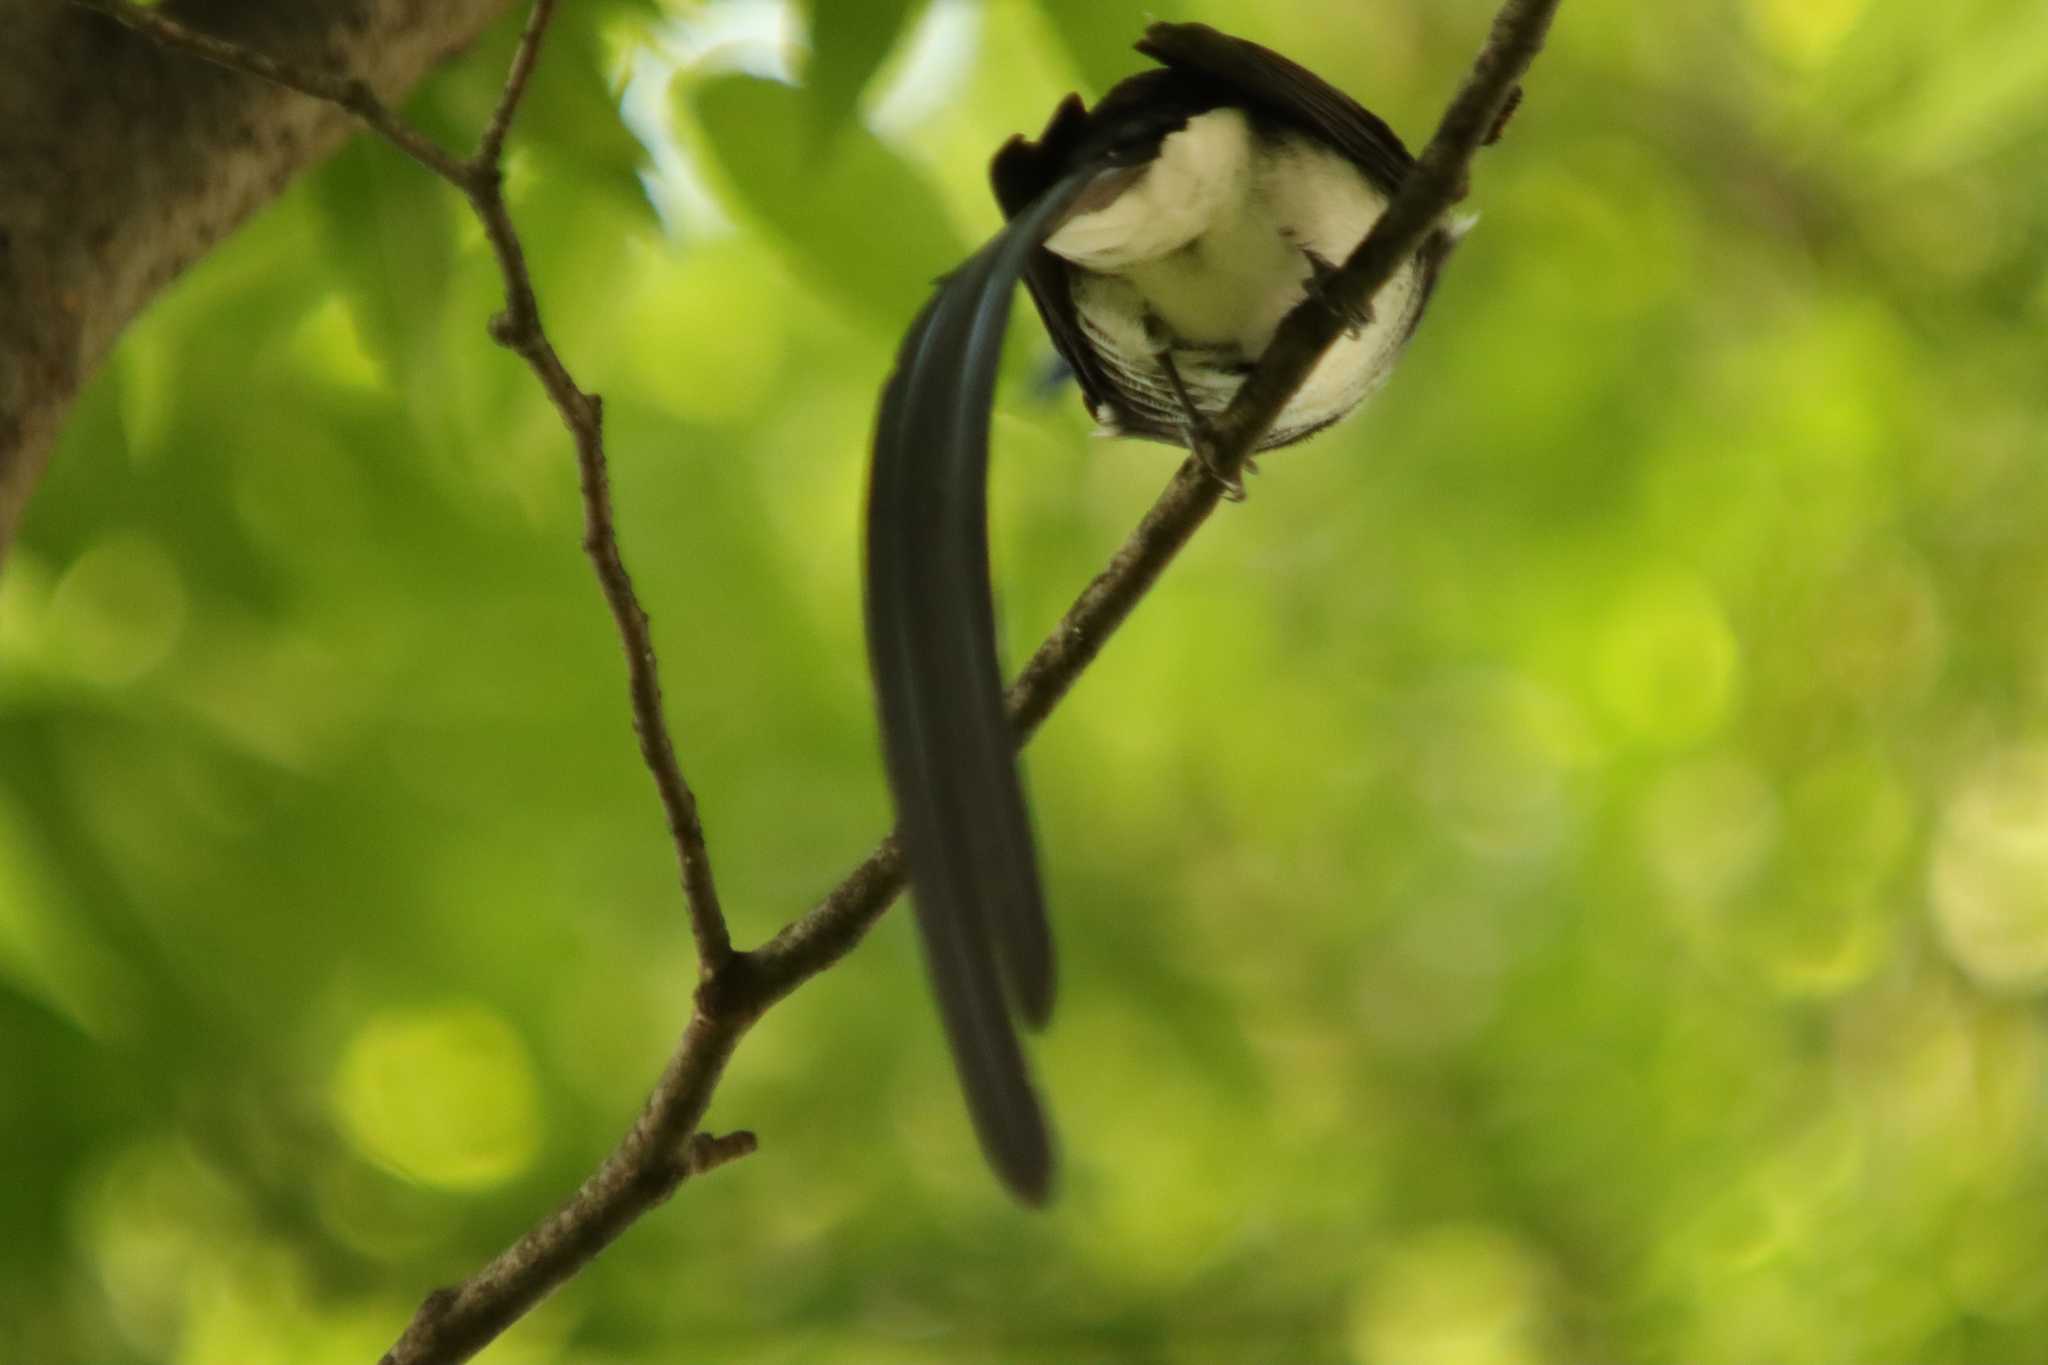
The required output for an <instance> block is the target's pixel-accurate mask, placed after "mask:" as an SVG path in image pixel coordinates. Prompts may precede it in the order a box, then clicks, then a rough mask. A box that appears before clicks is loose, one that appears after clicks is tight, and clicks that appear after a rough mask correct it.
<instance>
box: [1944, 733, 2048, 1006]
mask: <svg viewBox="0 0 2048 1365" xmlns="http://www.w3.org/2000/svg"><path fill="white" fill-rule="evenodd" d="M1932 879H1933V886H1932V891H1933V901H1934V922H1935V926H1936V928H1937V929H1938V930H1939V932H1940V936H1941V942H1942V945H1943V947H1945V948H1946V949H1947V950H1948V954H1949V956H1950V957H1951V958H1953V959H1954V960H1955V962H1956V965H1957V966H1959V967H1961V968H1962V969H1963V970H1964V971H1965V972H1967V973H1969V974H1970V975H1971V976H1972V977H1974V978H1976V979H1977V981H1979V982H1980V983H1982V984H1983V985H1986V986H1990V987H1993V988H1995V989H1999V990H2012V991H2038V990H2040V989H2041V988H2042V987H2044V986H2048V746H2044V745H2031V746H2028V747H2025V748H2014V749H2007V750H2004V751H2002V752H2000V753H1998V754H1995V755H1993V756H1992V757H1991V758H1990V759H1989V760H1987V761H1986V762H1985V763H1984V764H1982V765H1981V766H1980V767H1979V768H1978V769H1977V770H1976V771H1975V772H1973V773H1971V774H1970V775H1969V776H1967V777H1966V778H1964V779H1963V781H1962V783H1961V784H1960V786H1959V787H1958V788H1957V790H1956V791H1955V793H1954V794H1953V795H1952V796H1951V797H1950V799H1949V802H1948V806H1947V809H1946V811H1945V813H1944V814H1943V817H1942V823H1941V832H1940V835H1939V836H1938V839H1937V842H1936V845H1935V851H1934V859H1933V870H1932Z"/></svg>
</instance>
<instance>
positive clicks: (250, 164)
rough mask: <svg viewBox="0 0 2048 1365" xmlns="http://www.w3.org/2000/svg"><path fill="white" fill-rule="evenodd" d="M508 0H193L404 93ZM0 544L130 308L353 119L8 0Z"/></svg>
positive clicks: (241, 36)
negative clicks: (275, 0)
mask: <svg viewBox="0 0 2048 1365" xmlns="http://www.w3.org/2000/svg"><path fill="white" fill-rule="evenodd" d="M505 5H506V0H296V2H295V3H292V4H290V5H274V4H267V3H250V2H249V0H182V2H181V3H176V4H167V5H166V6H165V7H164V12H165V13H167V14H173V15H175V16H176V17H177V18H179V19H180V20H182V21H184V22H185V23H188V24H190V25H192V26H193V27H195V28H200V29H204V30H207V31H209V32H215V33H219V34H221V35H222V36H224V37H229V38H233V39H235V40H237V41H240V42H244V43H247V44H248V45H249V46H251V47H252V48H256V49H258V50H261V51H264V52H269V53H272V54H274V55H276V56H278V57H280V58H283V59H285V60H288V61H290V62H292V63H293V64H295V65H298V66H302V67H308V68H312V69H315V70H320V71H331V72H335V73H338V74H345V75H348V76H351V77H353V78H356V79H360V80H363V81H366V82H367V83H368V84H369V85H370V87H371V88H372V89H373V90H374V91H376V92H377V94H378V95H380V96H381V97H384V98H386V99H393V98H396V97H398V96H400V95H402V94H403V93H404V91H406V90H407V89H409V88H410V87H411V86H412V85H413V84H414V83H415V82H417V81H418V80H419V78H420V77H421V76H422V75H423V74H425V73H426V72H427V71H428V70H429V69H430V68H432V67H433V66H434V65H435V64H436V63H438V62H440V61H441V60H443V59H444V58H446V57H447V56H449V55H450V54H452V53H454V52H455V51H457V50H459V49H460V48H461V47H463V46H464V45H465V44H467V43H468V42H469V41H470V40H471V39H472V38H474V37H475V36H476V34H477V33H478V32H480V31H481V30H482V29H483V27H484V26H485V25H486V24H488V23H489V22H490V21H491V20H492V19H494V18H496V17H497V16H498V14H499V13H501V12H502V11H503V10H504V8H505ZM0 34H4V35H5V38H4V41H0V559H4V557H5V554H6V550H7V547H8V545H9V544H10V543H11V542H12V540H13V538H14V533H15V531H16V529H17V528H18V527H19V525H20V522H21V516H22V512H23V509H24V507H25V506H26V504H27V502H28V498H29V494H30V493H31V491H32V490H33V489H34V487H35V484H36V481H37V479H38V478H39V477H40V476H41V474H42V472H43V469H44V467H45V466H46V464H47V463H48V460H49V456H50V450H51V447H52V446H53V445H54V444H55V442H56V438H57V433H58V431H59V430H60V429H61V428H62V426H63V423H64V418H65V415H66V413H67V412H68V411H69V409H70V406H71V403H72V401H73V399H74V398H76V396H77V394H78V391H79V389H80V388H81V387H82V386H83V385H84V384H85V382H86V380H87V379H89V378H91V376H92V374H93V372H94V371H95V370H96V369H97V368H98V367H99V365H100V363H101V362H102V361H103V360H105V358H106V356H107V353H108V351H109V350H110V349H111V348H112V346H113V343H114V339H115V338H116V337H117V336H119V335H120V332H121V329H122V328H123V327H124V326H126V325H127V323H128V321H129V320H130V319H131V318H133V317H134V316H135V315H136V314H137V313H138V312H140V311H141V310H142V308H143V306H144V305H145V304H147V303H148V302H149V300H150V298H151V297H152V296H153V295H154V294H155V293H156V291H157V290H159V289H161V288H162V287H163V286H164V285H165V284H166V283H168V282H169V281H170V280H172V279H173V278H175V277H176V276H177V274H178V272H179V271H181V270H183V269H184V268H185V267H186V266H188V265H190V264H191V263H192V262H193V261H195V260H197V259H198V258H199V257H200V256H202V255H204V254H205V252H206V251H207V250H208V249H209V248H211V247H212V246H213V245H214V244H215V243H217V242H219V241H220V240H221V239H223V238H224V237H226V236H227V235H228V234H229V233H231V232H233V231H234V229H235V228H236V226H237V225H239V224H240V223H241V222H242V220H243V219H245V218H247V217H248V216H249V214H251V213H252V212H254V211H255V210H256V209H257V208H259V207H261V206H262V205H263V204H264V203H266V202H267V201H269V200H270V199H271V198H272V197H274V196H275V195H276V194H277V193H278V192H279V191H281V190H282V189H283V188H284V187H285V185H287V184H288V183H289V182H290V181H291V179H292V177H293V176H295V175H297V174H298V173H299V172H300V171H302V170H305V169H306V168H308V167H310V166H312V165H313V164H315V163H316V162H318V161H319V160H320V159H321V158H323V157H324V156H326V155H327V154H328V153H330V152H332V151H333V150H334V149H335V148H336V147H338V146H339V145H340V144H341V143H342V141H343V140H345V139H346V138H347V137H348V135H349V133H350V132H351V130H352V128H353V126H354V121H353V120H352V119H351V118H350V117H349V116H348V115H347V114H345V113H343V112H342V111H341V110H339V109H337V108H335V107H334V106H333V105H331V104H327V103H324V102H322V101H319V100H314V99H308V98H307V97H305V96H303V95H298V94H294V93H292V92H290V91H286V90H281V89H279V88H277V87H276V86H273V85H269V84H266V83H265V82H263V81H258V80H252V79H251V78H249V77H247V76H244V75H239V74H237V73H234V72H230V71H223V70H221V69H220V68H218V67H215V66H211V65H209V64H207V63H206V62H202V61H198V60H196V59H194V58H193V57H190V56H188V55H186V54H183V53H179V52H171V51H166V50H164V49H163V48H161V47H159V46H157V45H156V44H154V43H151V42H149V41H146V40H145V39H143V38H140V37H138V36H137V35H135V34H133V33H130V32H129V31H128V30H126V29H124V28H122V27H121V26H120V25H119V24H116V23H114V22H113V21H111V20H109V19H106V18H103V17H101V16H99V15H96V14H91V13H87V12H85V11H83V10H80V9H78V8H77V7H75V6H73V5H69V4H64V3H61V2H60V0H0Z"/></svg>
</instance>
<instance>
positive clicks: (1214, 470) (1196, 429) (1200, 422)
mask: <svg viewBox="0 0 2048 1365" xmlns="http://www.w3.org/2000/svg"><path fill="white" fill-rule="evenodd" d="M1156 358H1157V359H1158V361H1159V368H1160V369H1161V370H1162V371H1164V372H1165V374H1166V385H1167V387H1168V388H1170V389H1172V390H1173V396H1174V399H1175V401H1177V402H1178V403H1179V404H1180V423H1181V425H1180V430H1181V439H1182V440H1183V441H1185V442H1186V443H1187V448H1188V453H1189V454H1190V455H1192V456H1194V457H1195V462H1196V463H1197V464H1199V465H1201V466H1202V468H1204V469H1206V470H1208V471H1209V477H1210V478H1212V479H1214V480H1216V482H1217V483H1219V484H1221V485H1222V487H1223V496H1224V498H1225V499H1227V500H1228V501H1230V502H1243V501H1244V497H1245V494H1244V480H1243V479H1242V478H1241V477H1239V476H1238V475H1237V474H1233V473H1232V472H1231V471H1230V470H1228V469H1226V468H1224V466H1223V454H1222V452H1221V451H1220V450H1218V449H1217V445H1216V428H1215V427H1213V426H1211V425H1210V423H1209V419H1208V417H1206V416H1205V415H1203V412H1202V410H1201V408H1199V407H1197V406H1196V405H1195V399H1194V395H1192V394H1190V393H1189V392H1188V386H1187V383H1186V381H1184V380H1183V379H1182V378H1181V377H1180V366H1179V365H1177V364H1175V363H1174V359H1173V349H1172V347H1170V346H1169V347H1162V348H1161V349H1160V350H1159V352H1158V354H1157V357H1156ZM1242 467H1243V469H1244V471H1245V472H1246V473H1249V474H1256V473H1257V472H1258V467H1257V466H1256V465H1254V464H1253V463H1252V462H1251V459H1250V458H1249V457H1247V458H1246V459H1245V460H1244V461H1243V462H1242Z"/></svg>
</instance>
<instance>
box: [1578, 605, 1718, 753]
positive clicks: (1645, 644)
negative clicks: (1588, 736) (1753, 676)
mask: <svg viewBox="0 0 2048 1365" xmlns="http://www.w3.org/2000/svg"><path fill="white" fill-rule="evenodd" d="M1739 663H1740V651H1739V648H1738V646H1737V644H1736V640H1735V635H1734V632H1733V631H1732V630H1730V629H1729V626H1728V620H1727V618H1726V617H1725V616H1724V615H1723V614H1722V611H1721V604H1720V603H1719V602H1718V601H1717V600H1716V599H1715V597H1714V594H1713V592H1712V590H1710V589H1709V588H1708V586H1707V585H1706V584H1705V583H1704V582H1702V581H1701V580H1700V579H1698V578H1696V577H1693V576H1691V575H1689V574H1681V573H1659V574H1653V575H1649V576H1646V577H1644V578H1642V579H1641V580H1639V581H1638V582H1637V583H1635V584H1634V585H1632V586H1631V587H1630V589H1629V590H1628V591H1627V592H1626V593H1625V594H1624V596H1623V598H1622V600H1621V602H1620V603H1619V604H1617V606H1616V607H1615V608H1614V610H1613V613H1612V615H1611V616H1610V617H1609V619H1608V622H1607V628H1606V631H1605V633H1604V635H1603V637H1602V639H1601V641H1600V643H1599V645H1598V647H1597V656H1596V659H1595V669H1596V673H1595V685H1596V687H1597V689H1598V691H1599V695H1600V700H1601V702H1602V703H1603V704H1604V705H1605V707H1606V708H1607V710H1608V712H1609V714H1611V715H1612V716H1613V717H1614V718H1615V719H1617V720H1618V721H1620V722H1621V723H1622V724H1623V725H1624V726H1626V727H1627V728H1628V729H1629V730H1631V731H1632V732H1634V733H1635V734H1637V735H1639V736H1641V737H1642V738H1644V739H1647V740H1650V741H1653V742H1655V743H1660V744H1666V745H1672V746H1677V745H1683V744H1689V743H1693V742H1695V741H1697V740H1700V739H1703V738H1705V737H1706V736H1708V735H1710V734H1712V733H1713V731H1714V730H1715V728H1716V727H1718V726H1719V725H1720V724H1721V722H1722V720H1723V719H1724V718H1725V717H1726V716H1727V713H1728V708H1729V705H1730V703H1731V702H1732V701H1733V698H1734V694H1735V686H1736V677H1737V672H1738V666H1739Z"/></svg>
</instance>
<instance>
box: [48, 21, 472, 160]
mask: <svg viewBox="0 0 2048 1365" xmlns="http://www.w3.org/2000/svg"><path fill="white" fill-rule="evenodd" d="M71 3H73V4H75V5H77V6H78V7H79V8H80V9H89V10H91V11H93V12H94V13H95V14H103V15H105V16H106V17H107V18H109V19H112V20H113V21H114V22H116V23H118V24H123V25H125V26H127V27H128V28H131V29H133V30H135V31H136V32H137V33H140V34H141V35H142V36H143V37H145V38H148V39H150V40H151V41H153V42H156V43H159V44H161V45H163V46H164V47H174V48H177V49H179V50H180V51H183V52H189V53H191V54H193V55H194V56H196V57H203V58H205V59H206V60H207V61H209V62H212V63H214V64H215V65H216V66H224V67H227V68H228V69H229V70H230V71H240V72H242V73H244V74H245V75H250V76H254V77H256V78H257V79H258V80H265V81H269V82H270V83H271V84H272V85H281V86H283V87H284V88H285V89H287V90H296V91H298V92H299V93H300V94H302V95H311V96H312V97H313V98H314V99H316V100H326V101H327V102H328V103H329V104H337V105H340V106H341V107H342V108H343V109H346V110H348V111H349V112H350V113H351V114H354V115H355V116H356V117H357V118H359V119H361V120H362V121H363V122H364V123H365V124H367V125H369V127H370V128H372V129H373V130H375V131H376V133H377V134H378V135H379V136H381V137H382V138H383V139H384V140H385V141H386V142H389V143H390V144H391V145H392V146H394V147H396V148H398V150H399V151H401V152H404V153H405V154H406V155H407V156H409V157H411V158H412V159H413V160H414V161H417V162H419V163H420V164H421V165H422V166H425V167H426V168H427V169H428V170H430V171H432V172H433V173H434V174H436V175H438V176H440V177H441V178H442V179H444V180H448V181H451V182H453V183H455V184H458V185H459V184H461V183H462V168H461V164H460V163H459V162H457V161H456V159H455V158H454V157H452V156H450V155H448V153H447V152H445V151H443V150H442V149H441V148H440V147H438V146H436V145H435V144H434V142H433V140H432V139H431V138H429V137H427V136H426V135H425V134H424V133H422V132H420V131H419V130H418V129H416V128H414V127H413V126H412V125H411V124H409V123H407V122H406V121H405V120H404V119H402V118H400V117H399V116H398V115H397V114H395V113H393V112H392V111H391V109H390V107H389V106H388V105H386V104H385V103H384V102H383V101H382V100H380V99H378V98H377V96H376V94H375V93H374V92H372V91H371V89H370V87H369V85H368V84H367V83H366V82H363V81H360V80H356V79H355V78H353V77H349V76H332V75H329V74H327V73H326V72H324V71H308V70H305V69H304V68H302V67H295V66H290V65H288V64H286V63H284V62H281V61H278V60H277V59H276V58H275V57H272V56H270V55H269V54H267V53H263V52H258V51H256V50H255V49H254V48H250V47H244V46H243V45H242V44H240V43H234V42H229V41H228V40H227V39H225V38H216V37H214V36H213V35H211V34H208V33H201V32H200V31H199V30H198V29H195V28H189V27H187V26H186V25H184V24H181V23H179V22H178V21H177V20H176V19H173V18H171V17H170V16H169V15H167V14H165V13H163V11H161V10H159V9H144V8H143V7H142V6H140V5H133V4H129V3H127V0H71Z"/></svg>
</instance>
